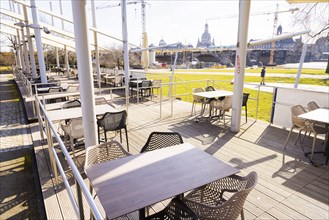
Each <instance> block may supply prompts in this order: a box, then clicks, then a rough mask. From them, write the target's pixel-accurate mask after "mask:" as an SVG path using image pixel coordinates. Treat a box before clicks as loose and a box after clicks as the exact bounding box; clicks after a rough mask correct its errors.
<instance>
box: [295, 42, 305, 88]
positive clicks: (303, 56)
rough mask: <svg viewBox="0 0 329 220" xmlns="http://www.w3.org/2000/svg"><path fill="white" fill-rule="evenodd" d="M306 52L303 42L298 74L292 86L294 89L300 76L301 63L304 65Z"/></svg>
mask: <svg viewBox="0 0 329 220" xmlns="http://www.w3.org/2000/svg"><path fill="white" fill-rule="evenodd" d="M306 51H307V43H306V42H305V43H304V45H303V51H302V55H301V57H300V61H299V67H298V72H297V76H296V80H295V85H294V88H295V89H296V88H297V87H298V84H299V79H300V75H301V74H302V69H303V63H304V60H305V55H306Z"/></svg>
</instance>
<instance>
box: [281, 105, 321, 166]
mask: <svg viewBox="0 0 329 220" xmlns="http://www.w3.org/2000/svg"><path fill="white" fill-rule="evenodd" d="M304 113H306V110H305V109H304V108H303V106H301V105H295V106H292V107H291V119H292V126H291V129H290V132H289V134H288V137H287V140H286V143H285V145H284V148H283V150H285V149H286V147H287V144H288V141H289V138H290V135H291V133H292V131H293V129H294V128H298V129H299V133H298V136H297V138H296V141H295V145H296V143H297V140H298V138H299V137H300V134H301V132H302V131H305V134H306V133H307V132H310V133H313V135H314V137H313V144H312V150H311V159H310V160H311V161H310V162H311V163H312V164H315V163H314V162H313V154H314V148H315V145H316V137H317V136H318V135H319V134H327V132H328V127H327V126H325V127H324V126H321V125H317V124H315V123H313V122H310V121H308V120H304V119H301V118H298V116H299V115H301V114H304ZM304 137H305V135H304ZM303 140H304V138H303V139H302V140H300V144H301V147H302V150H303V152H304V154H305V156H307V155H308V154H309V153H305V151H304V148H303V145H302V143H303ZM326 141H327V135H325V143H326ZM324 146H326V145H325V144H324Z"/></svg>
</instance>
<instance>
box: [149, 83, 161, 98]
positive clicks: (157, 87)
mask: <svg viewBox="0 0 329 220" xmlns="http://www.w3.org/2000/svg"><path fill="white" fill-rule="evenodd" d="M161 84H162V80H161V79H159V80H153V81H152V90H151V94H152V98H153V96H154V90H156V91H157V96H158V95H159V91H160V87H161Z"/></svg>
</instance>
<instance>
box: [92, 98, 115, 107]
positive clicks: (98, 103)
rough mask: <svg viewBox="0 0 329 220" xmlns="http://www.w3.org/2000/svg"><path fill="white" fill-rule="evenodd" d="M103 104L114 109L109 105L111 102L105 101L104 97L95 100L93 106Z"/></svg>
mask: <svg viewBox="0 0 329 220" xmlns="http://www.w3.org/2000/svg"><path fill="white" fill-rule="evenodd" d="M105 104H108V105H109V106H111V107H113V108H115V106H114V105H113V104H112V103H111V101H108V100H106V99H105V97H97V98H95V105H105Z"/></svg>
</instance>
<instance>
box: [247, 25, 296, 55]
mask: <svg viewBox="0 0 329 220" xmlns="http://www.w3.org/2000/svg"><path fill="white" fill-rule="evenodd" d="M276 33H277V35H281V34H282V26H281V25H279V27H278V28H277V31H276ZM252 41H257V39H251V40H250V42H252ZM295 45H296V41H295V40H294V39H293V38H291V37H290V38H286V39H283V40H278V41H276V42H275V49H284V50H293V49H294V47H295ZM271 47H272V43H267V44H262V45H257V46H253V49H263V50H270V49H271Z"/></svg>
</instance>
